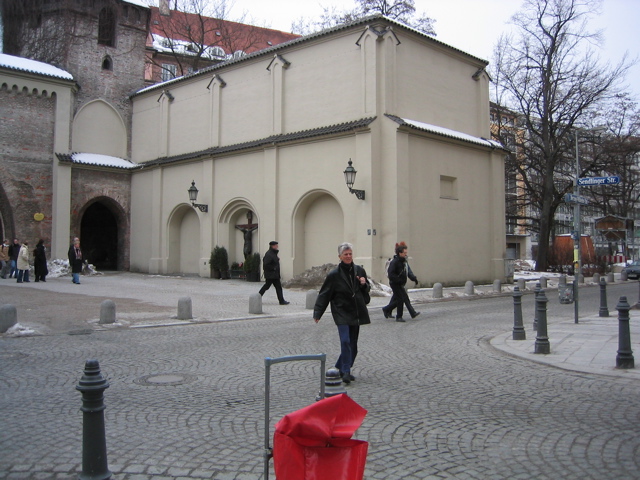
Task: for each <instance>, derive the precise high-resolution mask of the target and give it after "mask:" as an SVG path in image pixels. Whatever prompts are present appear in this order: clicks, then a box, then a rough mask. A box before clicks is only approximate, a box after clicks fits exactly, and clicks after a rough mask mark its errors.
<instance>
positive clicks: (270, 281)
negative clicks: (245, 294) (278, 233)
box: [259, 240, 289, 305]
mask: <svg viewBox="0 0 640 480" xmlns="http://www.w3.org/2000/svg"><path fill="white" fill-rule="evenodd" d="M278 251H279V250H278V242H276V241H275V240H274V241H272V242H269V250H267V253H265V254H264V258H263V259H262V269H263V270H264V279H265V282H264V285H263V286H262V288H261V289H260V292H259V293H260V295H264V292H266V291H267V290H269V288H271V285H273V286H274V287H276V295H277V296H278V302H280V305H289V302H287V301H286V300H285V299H284V296H283V294H282V284H281V283H280V257H278Z"/></svg>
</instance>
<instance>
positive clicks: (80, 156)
mask: <svg viewBox="0 0 640 480" xmlns="http://www.w3.org/2000/svg"><path fill="white" fill-rule="evenodd" d="M71 160H72V161H73V163H82V164H84V165H98V166H101V167H118V168H136V167H137V166H138V164H137V163H133V162H130V161H129V160H125V159H124V158H119V157H111V156H109V155H100V154H97V153H73V154H71Z"/></svg>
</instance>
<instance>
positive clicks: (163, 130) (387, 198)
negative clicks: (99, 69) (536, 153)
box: [131, 17, 505, 284]
mask: <svg viewBox="0 0 640 480" xmlns="http://www.w3.org/2000/svg"><path fill="white" fill-rule="evenodd" d="M485 67H486V62H484V61H483V60H480V59H478V58H475V57H472V56H470V55H468V54H466V53H464V52H462V51H459V50H457V49H455V48H452V47H450V46H448V45H445V44H443V43H441V42H439V41H437V40H435V39H433V38H431V37H428V36H425V35H422V34H420V33H418V32H416V31H414V30H412V29H409V28H405V27H403V26H402V25H400V24H397V23H395V22H393V21H390V20H388V19H386V18H383V17H371V18H367V19H363V20H360V21H358V22H356V23H354V24H351V25H349V26H343V27H338V28H335V29H332V30H329V31H324V32H321V33H319V34H315V35H311V36H307V37H303V38H300V39H298V40H294V41H292V42H288V43H285V44H283V45H279V46H276V47H273V48H270V49H267V50H263V51H261V52H257V53H254V54H252V55H249V56H247V57H244V58H242V59H240V60H238V61H234V62H228V63H225V64H221V65H218V66H214V67H211V68H209V69H206V70H202V71H200V72H198V73H196V74H193V75H190V76H187V77H185V78H182V79H178V80H176V81H171V82H165V83H163V84H159V85H156V86H154V87H150V88H147V89H144V90H142V91H139V92H137V93H136V94H134V95H133V96H132V102H133V125H132V148H131V152H132V160H133V162H135V163H139V164H141V165H142V168H141V169H139V170H136V171H135V172H134V174H133V176H132V189H131V192H132V203H131V225H132V230H131V268H132V269H135V270H140V271H149V272H152V273H178V272H183V273H198V274H200V275H201V276H207V275H208V272H209V267H208V265H207V260H208V258H209V253H210V251H211V248H212V246H213V245H221V246H225V247H226V248H227V249H228V250H229V256H230V260H231V261H234V260H237V261H241V260H242V244H243V237H242V232H240V231H239V230H238V229H236V228H235V226H236V225H237V224H246V222H247V221H246V215H247V213H248V212H249V211H251V212H252V213H253V221H254V223H257V224H258V229H257V230H256V231H254V233H253V249H254V251H255V250H259V251H263V250H266V248H267V245H268V242H269V241H270V240H273V239H276V240H278V241H279V242H280V251H281V253H280V257H281V267H282V272H283V276H284V277H285V278H290V277H291V276H293V275H296V274H298V273H300V272H302V271H304V270H305V269H308V268H310V267H312V266H316V265H322V264H324V263H328V262H335V261H336V259H337V251H336V247H337V245H338V244H339V243H340V242H342V241H349V242H351V243H353V244H354V246H355V252H354V253H355V257H356V262H357V263H360V264H363V265H364V266H365V268H366V269H367V271H368V272H369V273H370V275H371V276H373V277H374V278H376V279H378V280H381V279H382V277H383V275H384V273H383V267H384V264H385V261H386V260H387V259H388V258H389V257H390V256H392V254H393V248H394V245H395V243H396V242H397V241H399V240H404V241H406V242H407V243H408V244H409V246H410V254H411V256H412V258H413V260H412V263H411V264H412V268H413V270H414V272H415V273H416V275H417V276H418V278H419V279H420V280H421V281H422V282H424V283H427V284H430V283H433V282H443V283H445V284H447V283H457V282H461V281H464V280H473V281H477V282H479V281H492V280H493V279H497V278H500V279H502V278H504V255H505V225H504V218H505V215H504V163H503V158H504V155H505V151H504V150H503V149H502V148H501V147H500V145H499V144H497V143H495V142H493V141H490V140H487V139H488V138H490V125H489V90H488V82H489V79H488V77H487V74H486V72H485V70H484V69H485ZM349 160H351V161H352V162H353V166H354V168H355V169H356V170H357V172H358V174H357V179H356V183H355V185H354V188H355V189H359V190H364V192H365V198H364V199H363V200H359V199H358V198H356V196H355V195H351V194H350V193H349V190H348V188H347V186H346V185H345V180H344V176H343V171H344V170H345V168H346V167H347V162H348V161H349ZM192 181H195V183H196V186H197V188H198V189H199V196H198V200H197V202H198V203H200V204H206V205H207V206H208V211H207V212H201V211H200V210H198V209H194V208H193V207H192V206H191V204H190V203H189V201H188V196H187V189H188V188H189V187H190V186H191V182H192Z"/></svg>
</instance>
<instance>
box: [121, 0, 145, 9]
mask: <svg viewBox="0 0 640 480" xmlns="http://www.w3.org/2000/svg"><path fill="white" fill-rule="evenodd" d="M124 2H125V3H130V4H131V5H138V6H139V7H145V8H149V5H148V4H147V2H144V1H142V0H124Z"/></svg>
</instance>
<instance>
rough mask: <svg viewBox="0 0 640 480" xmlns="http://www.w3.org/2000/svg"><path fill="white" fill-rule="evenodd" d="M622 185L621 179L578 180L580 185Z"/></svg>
mask: <svg viewBox="0 0 640 480" xmlns="http://www.w3.org/2000/svg"><path fill="white" fill-rule="evenodd" d="M618 183H620V177H615V176H614V177H584V178H579V179H578V185H580V186H581V187H582V186H591V185H617V184H618Z"/></svg>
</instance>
